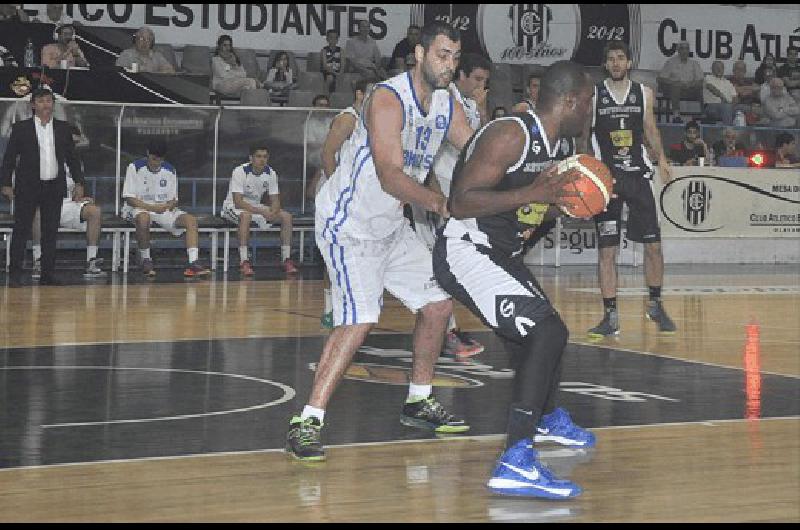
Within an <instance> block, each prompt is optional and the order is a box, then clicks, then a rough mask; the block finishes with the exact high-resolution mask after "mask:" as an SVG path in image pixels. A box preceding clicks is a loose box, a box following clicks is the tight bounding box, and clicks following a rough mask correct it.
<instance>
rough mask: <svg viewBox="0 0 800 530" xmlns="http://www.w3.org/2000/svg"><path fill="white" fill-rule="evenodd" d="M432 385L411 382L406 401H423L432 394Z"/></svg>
mask: <svg viewBox="0 0 800 530" xmlns="http://www.w3.org/2000/svg"><path fill="white" fill-rule="evenodd" d="M432 389H433V386H432V385H415V384H414V383H411V384H409V385H408V399H406V403H414V402H416V401H421V400H423V399H425V398H427V397H428V396H430V395H431V390H432Z"/></svg>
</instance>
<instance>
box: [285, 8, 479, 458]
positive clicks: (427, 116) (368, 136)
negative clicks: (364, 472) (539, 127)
mask: <svg viewBox="0 0 800 530" xmlns="http://www.w3.org/2000/svg"><path fill="white" fill-rule="evenodd" d="M414 53H415V56H416V59H417V64H416V65H415V67H414V69H413V70H409V71H408V72H404V73H402V74H400V75H397V76H395V77H393V78H391V79H389V80H387V81H384V82H382V83H378V84H377V85H376V86H375V89H374V90H373V91H372V93H371V94H370V95H369V96H368V97H367V100H366V102H365V104H364V110H363V112H362V115H361V118H360V119H359V121H358V125H357V126H356V129H355V131H353V134H352V135H351V136H350V138H349V139H348V140H347V142H346V143H345V144H344V145H343V146H342V149H341V150H340V152H339V166H338V167H337V168H336V171H334V173H333V175H331V177H330V179H328V181H327V182H326V183H325V185H324V186H323V187H322V189H321V190H320V192H319V195H317V199H316V207H317V208H316V236H317V245H318V246H319V248H320V251H321V252H322V255H323V256H324V258H325V263H326V265H327V267H328V274H329V275H330V277H331V280H332V287H333V316H334V324H335V325H336V328H335V329H334V330H333V331H332V332H331V334H330V336H329V337H328V340H327V342H326V343H325V347H324V349H323V352H322V357H321V358H320V362H319V364H318V367H317V373H316V377H315V379H314V385H313V388H312V390H311V396H310V398H309V400H308V404H307V405H306V406H305V408H304V409H303V411H302V413H301V414H300V415H299V416H296V417H294V418H292V419H291V421H290V430H289V432H288V434H287V440H286V442H287V443H286V450H287V452H289V453H291V454H292V455H293V456H294V457H295V458H298V459H301V460H312V461H313V460H324V458H325V452H324V451H323V448H322V443H321V429H322V425H323V421H324V416H325V408H326V407H327V405H328V401H329V400H330V398H331V395H332V394H333V392H334V390H335V389H336V386H337V384H338V383H339V381H340V380H341V378H342V376H343V375H344V373H345V371H346V370H347V367H348V366H349V365H350V363H351V361H352V359H353V356H354V355H355V353H356V351H357V350H358V348H359V347H360V346H361V345H362V344H363V343H364V340H365V339H366V337H367V335H368V334H369V332H370V330H371V329H372V327H373V326H374V325H375V324H376V323H377V322H378V318H379V317H380V312H381V306H382V303H383V290H384V289H388V290H389V291H391V292H392V293H393V294H394V295H395V296H396V297H397V298H398V299H399V300H400V301H402V302H403V304H404V305H405V306H406V307H408V308H409V309H410V310H412V311H414V312H415V313H417V322H416V326H415V329H414V348H413V349H414V352H413V364H412V369H411V385H410V388H409V394H408V399H407V401H406V404H405V405H404V407H403V411H402V416H401V421H402V422H403V423H404V424H406V425H410V426H415V427H420V428H426V429H432V430H435V431H436V432H439V433H455V432H464V431H466V430H467V429H469V426H467V425H466V424H465V422H464V421H463V420H459V419H456V418H455V417H454V416H453V415H452V414H450V413H448V412H447V411H445V410H444V408H443V407H442V405H441V404H440V403H439V402H438V401H436V399H434V398H433V397H432V396H431V384H432V381H433V366H434V363H435V362H436V359H437V358H438V357H439V352H440V351H441V348H442V340H443V339H444V334H445V330H446V327H447V322H448V320H449V318H450V313H451V311H452V307H453V306H452V302H451V301H450V297H449V296H448V295H447V294H446V293H445V292H444V291H443V290H442V289H440V288H439V286H438V284H437V283H436V281H435V280H434V278H433V267H432V261H431V253H430V251H429V250H428V249H427V247H425V244H424V243H423V242H422V241H421V240H420V238H419V237H418V236H417V235H416V234H415V233H414V231H413V230H412V229H411V226H410V224H409V223H408V221H407V220H406V219H405V217H404V216H403V203H404V202H409V203H417V204H422V205H423V206H424V207H425V208H426V209H428V210H430V211H433V212H436V213H437V214H439V215H442V216H444V217H447V215H448V214H447V207H446V202H447V200H446V197H445V196H444V195H442V194H441V193H439V192H437V191H434V190H431V189H430V188H427V187H425V186H424V185H423V182H424V181H425V177H426V175H427V174H428V172H429V171H430V169H431V166H432V165H433V159H434V157H435V156H436V154H437V153H438V151H439V147H440V146H441V144H442V142H443V141H444V140H445V138H446V139H447V140H449V141H450V142H451V143H452V144H453V145H454V146H455V147H456V148H457V149H461V148H462V147H463V146H464V144H465V143H466V142H467V140H468V139H469V137H470V136H471V135H472V129H471V128H470V126H469V123H468V122H467V118H466V116H465V115H464V109H463V108H462V107H461V105H458V104H457V103H456V101H455V100H454V98H453V96H452V94H451V92H450V91H448V90H447V89H448V87H449V86H450V82H451V81H452V79H453V74H454V73H455V70H456V67H457V65H458V60H459V56H460V53H461V37H460V34H459V32H458V30H456V29H454V28H453V27H452V26H450V25H448V24H445V23H443V22H433V23H431V24H428V25H426V26H425V28H423V30H422V34H421V41H420V43H419V44H417V46H416V48H415V51H414Z"/></svg>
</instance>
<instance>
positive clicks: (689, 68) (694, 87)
mask: <svg viewBox="0 0 800 530" xmlns="http://www.w3.org/2000/svg"><path fill="white" fill-rule="evenodd" d="M703 77H704V76H703V69H702V68H700V63H698V62H697V61H695V60H694V59H689V43H688V42H686V41H681V42H680V44H678V56H677V57H672V58H670V59H667V62H666V63H664V68H662V69H661V72H660V73H659V74H658V83H659V85H660V87H661V91H662V92H663V93H664V94H666V95H667V96H668V97H669V100H670V104H671V109H672V118H673V122H676V123H682V122H683V120H682V119H681V117H680V104H681V99H690V100H694V101H701V99H702V97H703Z"/></svg>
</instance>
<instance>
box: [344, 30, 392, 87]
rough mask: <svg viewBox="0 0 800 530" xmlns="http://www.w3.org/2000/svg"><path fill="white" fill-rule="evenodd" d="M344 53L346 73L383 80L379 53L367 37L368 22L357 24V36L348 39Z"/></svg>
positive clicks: (383, 75) (384, 74)
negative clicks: (355, 73)
mask: <svg viewBox="0 0 800 530" xmlns="http://www.w3.org/2000/svg"><path fill="white" fill-rule="evenodd" d="M344 53H345V56H346V59H347V70H346V71H348V72H357V73H359V74H361V77H364V78H367V79H385V78H386V72H385V71H384V70H383V68H382V67H381V52H380V50H378V45H377V44H375V41H374V40H373V39H372V38H371V37H370V36H369V22H368V21H366V20H361V21H359V23H358V35H356V36H355V37H353V38H352V39H349V40H348V41H347V44H346V45H345V49H344Z"/></svg>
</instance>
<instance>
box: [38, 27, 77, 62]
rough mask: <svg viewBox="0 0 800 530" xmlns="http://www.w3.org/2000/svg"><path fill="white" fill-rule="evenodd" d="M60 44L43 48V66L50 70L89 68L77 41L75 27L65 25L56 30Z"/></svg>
mask: <svg viewBox="0 0 800 530" xmlns="http://www.w3.org/2000/svg"><path fill="white" fill-rule="evenodd" d="M56 34H57V35H58V42H55V43H53V44H48V45H46V46H45V47H44V48H42V64H43V65H44V66H47V67H48V68H62V67H63V65H65V66H66V67H67V68H74V67H76V66H80V67H87V66H89V62H88V61H87V60H86V57H84V55H83V52H82V51H81V48H80V46H78V43H77V42H76V41H75V26H73V25H72V24H64V25H63V26H59V27H57V28H56Z"/></svg>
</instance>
